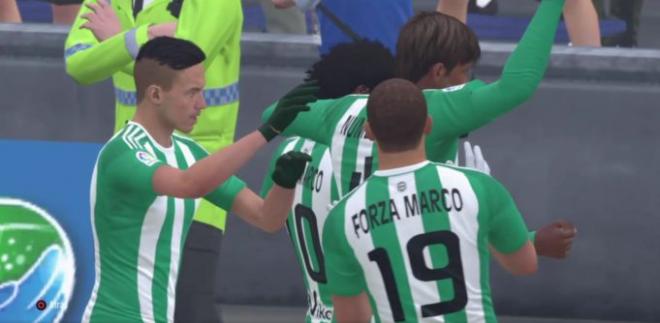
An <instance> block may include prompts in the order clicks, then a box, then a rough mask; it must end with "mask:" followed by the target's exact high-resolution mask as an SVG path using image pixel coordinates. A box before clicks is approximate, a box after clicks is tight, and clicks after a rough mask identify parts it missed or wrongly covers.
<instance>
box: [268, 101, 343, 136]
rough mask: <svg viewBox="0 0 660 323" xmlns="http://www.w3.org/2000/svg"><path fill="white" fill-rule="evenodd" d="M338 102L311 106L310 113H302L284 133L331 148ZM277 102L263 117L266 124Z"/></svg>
mask: <svg viewBox="0 0 660 323" xmlns="http://www.w3.org/2000/svg"><path fill="white" fill-rule="evenodd" d="M336 103H338V100H318V101H316V102H314V103H311V104H310V105H309V111H305V112H301V113H299V114H298V116H296V118H295V119H294V120H293V122H292V123H291V124H290V125H289V126H288V127H287V128H286V129H285V130H284V132H282V134H283V135H285V136H300V137H303V138H307V139H311V140H313V141H316V142H318V143H320V144H323V145H326V146H329V145H330V142H331V141H332V132H333V130H334V128H333V126H334V125H335V124H336V122H337V120H338V118H337V112H338V110H340V109H339V108H337V106H336V105H337V104H336ZM276 105H277V102H275V103H273V104H271V105H270V106H269V107H268V108H266V110H265V111H264V112H263V113H262V115H261V120H262V121H263V122H266V121H267V120H268V118H270V116H271V115H272V114H273V111H274V110H275V106H276Z"/></svg>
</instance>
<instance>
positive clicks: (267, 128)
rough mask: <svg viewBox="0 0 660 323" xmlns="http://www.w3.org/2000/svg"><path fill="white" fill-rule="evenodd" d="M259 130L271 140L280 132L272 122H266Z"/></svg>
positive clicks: (267, 139)
mask: <svg viewBox="0 0 660 323" xmlns="http://www.w3.org/2000/svg"><path fill="white" fill-rule="evenodd" d="M257 130H259V132H261V135H262V136H264V138H266V141H271V140H273V138H275V137H277V135H279V134H280V133H279V132H278V131H277V130H275V129H274V128H273V126H271V125H270V124H267V123H264V124H262V125H261V127H259V129H257Z"/></svg>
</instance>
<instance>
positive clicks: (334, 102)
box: [312, 94, 369, 109]
mask: <svg viewBox="0 0 660 323" xmlns="http://www.w3.org/2000/svg"><path fill="white" fill-rule="evenodd" d="M368 98H369V95H368V94H348V95H345V96H342V97H339V98H334V99H321V100H317V101H315V102H314V103H312V104H313V105H314V106H321V107H324V108H328V107H332V108H334V109H348V108H349V107H351V105H353V103H355V102H356V101H358V100H364V99H368Z"/></svg>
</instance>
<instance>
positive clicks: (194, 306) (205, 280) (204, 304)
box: [174, 221, 223, 323]
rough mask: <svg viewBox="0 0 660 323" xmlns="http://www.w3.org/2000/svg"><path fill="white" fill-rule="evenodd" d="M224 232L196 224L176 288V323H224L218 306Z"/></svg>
mask: <svg viewBox="0 0 660 323" xmlns="http://www.w3.org/2000/svg"><path fill="white" fill-rule="evenodd" d="M222 237H223V232H222V231H220V230H218V229H217V228H215V227H212V226H210V225H207V224H203V223H199V222H196V221H193V223H192V224H191V226H190V231H189V232H188V238H187V239H186V243H185V246H184V248H183V256H182V258H181V267H180V268H179V281H178V283H177V287H176V307H175V310H174V322H175V323H201V322H204V323H206V322H213V323H219V322H222V316H221V314H220V312H219V309H218V307H217V306H216V303H215V300H216V296H217V291H216V288H217V287H216V286H217V282H216V279H215V277H216V273H217V269H218V268H217V267H218V258H219V256H220V244H221V242H222Z"/></svg>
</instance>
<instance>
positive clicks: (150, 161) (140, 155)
mask: <svg viewBox="0 0 660 323" xmlns="http://www.w3.org/2000/svg"><path fill="white" fill-rule="evenodd" d="M135 157H137V159H138V160H139V161H140V162H142V163H143V164H145V165H147V166H148V167H151V166H153V165H154V164H155V163H157V162H158V159H156V157H154V156H153V155H152V154H150V153H148V152H146V151H138V152H137V153H135Z"/></svg>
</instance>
